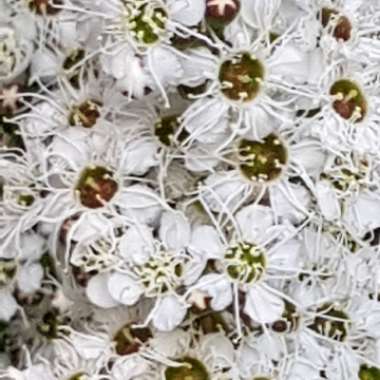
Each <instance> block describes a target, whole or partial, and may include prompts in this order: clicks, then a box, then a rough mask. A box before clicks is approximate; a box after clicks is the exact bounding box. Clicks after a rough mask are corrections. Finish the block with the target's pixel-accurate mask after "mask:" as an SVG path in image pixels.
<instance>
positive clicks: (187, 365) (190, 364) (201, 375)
mask: <svg viewBox="0 0 380 380" xmlns="http://www.w3.org/2000/svg"><path fill="white" fill-rule="evenodd" d="M177 361H178V362H179V363H184V365H183V366H181V367H168V368H167V369H166V371H165V380H210V375H209V374H208V372H207V369H206V367H205V366H204V364H203V363H202V362H200V361H199V360H197V359H194V358H190V357H185V358H183V359H181V360H177Z"/></svg>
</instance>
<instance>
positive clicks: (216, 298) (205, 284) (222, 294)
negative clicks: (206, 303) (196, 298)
mask: <svg viewBox="0 0 380 380" xmlns="http://www.w3.org/2000/svg"><path fill="white" fill-rule="evenodd" d="M197 289H199V290H202V291H204V292H206V293H207V294H208V295H209V296H210V297H211V303H210V306H211V308H212V309H213V310H216V311H219V310H223V309H225V308H226V307H227V306H229V305H230V304H231V302H232V290H231V284H230V282H229V281H228V280H227V279H226V278H225V277H224V276H223V275H220V274H215V273H211V274H206V275H205V276H203V277H202V278H201V279H200V280H199V282H198V284H197Z"/></svg>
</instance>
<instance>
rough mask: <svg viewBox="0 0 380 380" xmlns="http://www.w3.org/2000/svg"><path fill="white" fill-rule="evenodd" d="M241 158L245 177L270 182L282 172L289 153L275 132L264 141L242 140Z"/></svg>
mask: <svg viewBox="0 0 380 380" xmlns="http://www.w3.org/2000/svg"><path fill="white" fill-rule="evenodd" d="M239 160H240V165H239V166H240V171H241V173H242V174H243V176H244V177H246V178H247V179H249V180H250V181H254V182H256V181H260V182H261V181H265V182H270V181H273V180H276V179H277V178H279V177H280V175H281V174H282V172H283V169H284V166H285V165H286V164H287V161H288V153H287V149H286V147H285V146H284V144H283V143H282V142H281V140H280V139H279V138H278V137H277V136H276V135H275V134H270V135H268V136H266V137H265V138H263V140H262V141H252V140H246V139H243V140H241V141H240V144H239Z"/></svg>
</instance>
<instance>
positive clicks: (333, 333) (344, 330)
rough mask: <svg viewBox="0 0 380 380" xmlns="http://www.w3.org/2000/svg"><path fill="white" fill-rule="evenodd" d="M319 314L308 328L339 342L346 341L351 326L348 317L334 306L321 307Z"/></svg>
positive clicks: (318, 310)
mask: <svg viewBox="0 0 380 380" xmlns="http://www.w3.org/2000/svg"><path fill="white" fill-rule="evenodd" d="M317 313H318V314H319V315H318V316H317V317H316V318H315V319H314V322H313V323H312V324H310V325H308V326H307V327H308V328H310V329H311V330H313V331H315V332H316V333H318V334H320V335H323V336H326V337H329V338H331V339H334V340H336V341H338V342H342V341H344V340H345V338H346V336H347V334H348V329H349V327H350V324H351V322H350V319H349V317H348V315H347V314H346V313H345V312H344V311H342V310H340V309H338V308H337V307H336V306H335V305H333V304H326V305H323V306H321V307H320V308H318V309H317Z"/></svg>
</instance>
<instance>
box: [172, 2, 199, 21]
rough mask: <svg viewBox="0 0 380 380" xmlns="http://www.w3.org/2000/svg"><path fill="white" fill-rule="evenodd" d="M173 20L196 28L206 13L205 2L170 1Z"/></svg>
mask: <svg viewBox="0 0 380 380" xmlns="http://www.w3.org/2000/svg"><path fill="white" fill-rule="evenodd" d="M169 4H170V9H171V13H172V18H173V19H174V20H175V21H177V22H180V23H181V24H183V25H186V26H194V25H197V24H198V23H199V22H201V21H202V19H203V17H204V15H205V12H206V2H205V0H191V1H186V0H170V1H169Z"/></svg>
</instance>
